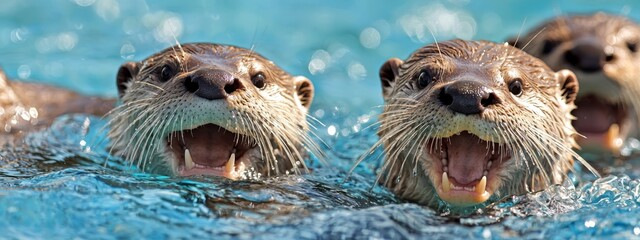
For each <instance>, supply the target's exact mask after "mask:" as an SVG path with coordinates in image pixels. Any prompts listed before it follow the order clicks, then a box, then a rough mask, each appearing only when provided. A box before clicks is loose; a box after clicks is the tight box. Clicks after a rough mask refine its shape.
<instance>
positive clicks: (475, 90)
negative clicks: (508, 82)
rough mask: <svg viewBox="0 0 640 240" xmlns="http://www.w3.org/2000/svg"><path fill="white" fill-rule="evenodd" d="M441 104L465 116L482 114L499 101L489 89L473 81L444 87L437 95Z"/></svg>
mask: <svg viewBox="0 0 640 240" xmlns="http://www.w3.org/2000/svg"><path fill="white" fill-rule="evenodd" d="M439 98H440V101H441V102H442V104H444V105H445V106H447V107H448V108H449V109H451V110H453V111H454V112H458V113H462V114H465V115H470V114H478V113H482V112H483V111H484V110H485V108H486V107H488V106H489V105H493V104H497V103H499V102H500V101H499V100H498V96H496V94H495V93H494V92H493V90H491V89H490V88H489V87H487V86H485V85H484V84H482V83H479V82H475V81H456V82H454V83H452V84H449V85H447V86H445V87H444V88H443V89H442V90H441V91H440V94H439Z"/></svg>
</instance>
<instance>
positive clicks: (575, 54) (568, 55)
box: [564, 43, 613, 73]
mask: <svg viewBox="0 0 640 240" xmlns="http://www.w3.org/2000/svg"><path fill="white" fill-rule="evenodd" d="M564 59H565V60H566V61H567V63H569V64H571V65H572V66H573V67H575V68H576V69H577V70H581V71H583V72H586V73H593V72H598V71H600V70H602V67H603V66H604V64H605V63H606V62H608V61H611V60H613V55H612V54H605V52H604V48H603V47H602V46H601V45H600V44H598V43H579V44H576V45H575V46H574V47H573V48H572V49H570V50H569V51H567V52H565V53H564Z"/></svg>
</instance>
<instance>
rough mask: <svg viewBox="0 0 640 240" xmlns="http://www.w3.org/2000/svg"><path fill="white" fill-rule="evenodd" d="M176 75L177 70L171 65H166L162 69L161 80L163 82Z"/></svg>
mask: <svg viewBox="0 0 640 240" xmlns="http://www.w3.org/2000/svg"><path fill="white" fill-rule="evenodd" d="M175 75H176V73H175V70H173V68H172V67H171V66H169V65H164V66H163V67H162V70H161V71H160V81H161V82H166V81H169V79H171V78H172V77H173V76H175Z"/></svg>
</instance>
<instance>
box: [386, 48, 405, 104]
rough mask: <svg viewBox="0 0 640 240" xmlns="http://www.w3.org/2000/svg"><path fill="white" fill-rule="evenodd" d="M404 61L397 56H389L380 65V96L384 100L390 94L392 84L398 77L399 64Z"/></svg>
mask: <svg viewBox="0 0 640 240" xmlns="http://www.w3.org/2000/svg"><path fill="white" fill-rule="evenodd" d="M402 63H404V62H403V61H402V60H400V59H398V58H391V59H389V60H387V62H385V63H384V64H382V67H380V82H381V83H382V97H383V98H384V100H385V101H386V100H387V98H388V97H389V94H391V90H392V89H393V85H394V84H395V81H396V78H397V77H398V69H399V68H400V65H402Z"/></svg>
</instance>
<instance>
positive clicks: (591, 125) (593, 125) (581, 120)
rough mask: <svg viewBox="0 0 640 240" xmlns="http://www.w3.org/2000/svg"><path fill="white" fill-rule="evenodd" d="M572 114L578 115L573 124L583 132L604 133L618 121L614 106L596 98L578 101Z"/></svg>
mask: <svg viewBox="0 0 640 240" xmlns="http://www.w3.org/2000/svg"><path fill="white" fill-rule="evenodd" d="M576 105H577V106H578V108H577V109H576V110H573V112H572V114H573V115H574V116H575V117H576V120H574V121H573V123H572V124H573V126H574V127H575V128H576V130H578V132H581V133H603V132H606V131H607V130H609V127H610V126H611V124H614V123H615V121H616V118H615V117H616V112H615V109H614V106H611V105H609V104H607V103H605V102H603V101H598V100H596V99H594V98H588V99H584V100H581V101H579V102H577V104H576Z"/></svg>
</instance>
